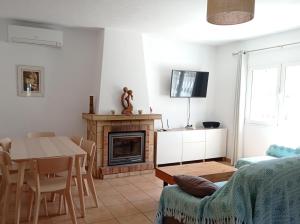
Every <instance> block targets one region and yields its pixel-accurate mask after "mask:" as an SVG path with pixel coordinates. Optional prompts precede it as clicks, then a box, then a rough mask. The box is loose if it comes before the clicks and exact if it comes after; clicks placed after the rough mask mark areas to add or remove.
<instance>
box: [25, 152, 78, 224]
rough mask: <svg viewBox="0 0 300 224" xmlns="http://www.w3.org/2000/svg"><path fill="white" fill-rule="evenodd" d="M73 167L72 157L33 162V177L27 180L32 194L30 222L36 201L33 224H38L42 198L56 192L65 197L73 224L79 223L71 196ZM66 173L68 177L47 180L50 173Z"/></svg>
mask: <svg viewBox="0 0 300 224" xmlns="http://www.w3.org/2000/svg"><path fill="white" fill-rule="evenodd" d="M72 167H73V158H72V157H56V158H50V159H37V160H34V161H32V170H33V175H32V176H31V177H29V178H28V180H27V184H28V186H29V189H30V192H31V196H30V206H29V211H28V213H29V216H28V219H29V221H30V219H31V213H32V208H33V201H35V203H34V215H33V223H34V224H37V223H38V216H39V208H40V202H41V199H42V196H43V195H45V194H47V193H51V192H55V193H58V194H62V195H64V197H65V199H66V202H67V205H68V210H69V213H70V216H71V220H72V223H73V224H76V223H77V220H76V215H75V210H74V203H73V199H72V195H71V178H72ZM66 171H67V176H60V177H58V176H54V177H52V178H45V175H46V174H48V173H60V172H66Z"/></svg>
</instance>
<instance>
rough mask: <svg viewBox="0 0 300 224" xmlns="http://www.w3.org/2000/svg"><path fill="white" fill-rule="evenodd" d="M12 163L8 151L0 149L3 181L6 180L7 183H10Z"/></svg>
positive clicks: (0, 168)
mask: <svg viewBox="0 0 300 224" xmlns="http://www.w3.org/2000/svg"><path fill="white" fill-rule="evenodd" d="M11 164H12V163H11V159H10V155H9V154H8V152H5V151H0V170H1V174H2V181H5V182H6V183H10V174H9V167H10V166H11Z"/></svg>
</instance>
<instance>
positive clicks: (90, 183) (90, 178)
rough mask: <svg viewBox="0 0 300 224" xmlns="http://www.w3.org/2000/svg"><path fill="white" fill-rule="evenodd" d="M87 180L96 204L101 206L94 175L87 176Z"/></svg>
mask: <svg viewBox="0 0 300 224" xmlns="http://www.w3.org/2000/svg"><path fill="white" fill-rule="evenodd" d="M86 180H87V182H88V185H89V189H90V192H91V193H92V196H93V199H94V201H95V204H96V206H97V208H99V202H98V197H97V193H96V189H95V185H94V180H93V177H92V176H91V175H88V176H87V177H86Z"/></svg>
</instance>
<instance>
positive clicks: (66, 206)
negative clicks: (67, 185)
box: [63, 195, 68, 214]
mask: <svg viewBox="0 0 300 224" xmlns="http://www.w3.org/2000/svg"><path fill="white" fill-rule="evenodd" d="M63 199H64V206H65V212H66V214H68V204H67V200H66V196H65V195H63Z"/></svg>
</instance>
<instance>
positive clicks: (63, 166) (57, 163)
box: [32, 157, 73, 188]
mask: <svg viewBox="0 0 300 224" xmlns="http://www.w3.org/2000/svg"><path fill="white" fill-rule="evenodd" d="M32 165H33V172H34V175H35V176H36V185H37V188H39V185H40V176H43V177H44V176H45V174H49V173H60V172H64V171H67V172H68V175H67V180H66V187H67V188H68V187H70V184H71V177H72V176H71V175H72V167H73V158H72V157H54V158H47V159H37V160H34V161H33V162H32ZM55 178H56V177H53V178H51V180H54V179H55Z"/></svg>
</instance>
